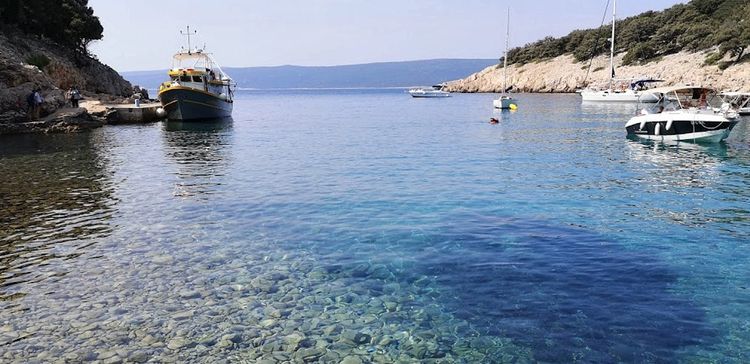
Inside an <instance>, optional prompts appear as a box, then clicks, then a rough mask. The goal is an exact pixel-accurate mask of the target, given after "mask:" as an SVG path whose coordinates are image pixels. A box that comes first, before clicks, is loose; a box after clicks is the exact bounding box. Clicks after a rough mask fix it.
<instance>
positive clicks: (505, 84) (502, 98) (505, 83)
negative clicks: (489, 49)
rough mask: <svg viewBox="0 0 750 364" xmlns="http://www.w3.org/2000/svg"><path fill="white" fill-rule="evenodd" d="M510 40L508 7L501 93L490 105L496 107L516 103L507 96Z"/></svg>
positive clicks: (510, 105)
mask: <svg viewBox="0 0 750 364" xmlns="http://www.w3.org/2000/svg"><path fill="white" fill-rule="evenodd" d="M509 40H510V9H508V22H507V29H506V32H505V53H504V55H503V93H502V94H500V97H499V98H497V99H496V100H493V101H492V105H493V106H494V107H495V108H496V109H503V110H507V109H515V108H516V104H517V103H518V102H517V101H516V99H514V98H512V97H510V96H508V94H507V91H508V44H509Z"/></svg>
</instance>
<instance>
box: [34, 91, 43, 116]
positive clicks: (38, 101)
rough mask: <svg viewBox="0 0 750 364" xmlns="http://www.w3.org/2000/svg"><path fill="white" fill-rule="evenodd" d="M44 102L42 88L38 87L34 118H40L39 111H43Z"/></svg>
mask: <svg viewBox="0 0 750 364" xmlns="http://www.w3.org/2000/svg"><path fill="white" fill-rule="evenodd" d="M43 103H44V97H42V89H40V88H37V89H36V91H34V120H38V119H39V113H40V112H41V111H42V104H43Z"/></svg>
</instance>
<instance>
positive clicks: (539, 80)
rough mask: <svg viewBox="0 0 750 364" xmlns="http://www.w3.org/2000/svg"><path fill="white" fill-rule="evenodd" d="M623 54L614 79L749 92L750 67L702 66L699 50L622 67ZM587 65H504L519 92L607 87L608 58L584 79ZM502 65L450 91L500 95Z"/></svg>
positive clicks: (567, 59)
mask: <svg viewBox="0 0 750 364" xmlns="http://www.w3.org/2000/svg"><path fill="white" fill-rule="evenodd" d="M624 56H625V54H624V53H621V54H620V55H618V56H617V57H616V59H615V64H616V70H617V71H616V75H615V78H619V79H626V78H632V77H653V78H657V79H661V80H664V81H665V82H664V83H663V84H662V85H663V86H669V85H676V84H694V85H702V86H710V87H713V88H716V89H718V90H727V91H737V90H747V89H748V88H750V63H748V62H745V63H738V64H735V65H732V66H731V67H729V68H726V69H724V70H722V69H720V67H719V66H718V65H705V58H706V54H705V53H704V52H695V53H687V52H681V53H677V54H671V55H667V56H664V57H662V58H661V59H660V60H658V61H654V62H650V63H647V64H643V65H629V66H624V65H622V59H623V57H624ZM587 68H588V62H577V61H576V60H575V59H574V58H573V56H571V55H564V56H558V57H555V58H553V59H550V60H546V61H540V62H533V63H526V64H523V65H520V64H515V65H513V66H509V67H508V84H509V85H512V86H513V87H514V89H515V90H516V91H518V92H540V93H567V92H575V91H576V90H577V89H578V88H580V87H582V86H583V85H584V81H586V83H588V84H589V85H598V84H601V85H606V83H607V82H608V80H609V59H608V57H607V56H605V55H602V56H598V57H596V58H595V59H594V60H593V64H592V67H591V70H592V72H591V73H590V74H589V75H588V78H586V69H587ZM502 73H503V71H502V67H498V66H490V67H487V68H485V69H483V70H481V71H479V72H476V73H474V74H471V75H469V76H468V77H466V78H462V79H458V80H455V81H451V82H448V84H447V85H448V90H449V91H451V92H467V93H473V92H500V91H501V90H502V82H503V81H502V80H503V75H502Z"/></svg>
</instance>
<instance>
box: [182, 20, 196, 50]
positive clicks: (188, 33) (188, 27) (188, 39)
mask: <svg viewBox="0 0 750 364" xmlns="http://www.w3.org/2000/svg"><path fill="white" fill-rule="evenodd" d="M180 34H182V35H184V36H187V41H188V54H191V52H192V48H190V36H191V35H193V34H198V31H197V30H193V32H192V33H190V26H189V25H188V26H187V31H186V32H184V33H183V32H182V30H180Z"/></svg>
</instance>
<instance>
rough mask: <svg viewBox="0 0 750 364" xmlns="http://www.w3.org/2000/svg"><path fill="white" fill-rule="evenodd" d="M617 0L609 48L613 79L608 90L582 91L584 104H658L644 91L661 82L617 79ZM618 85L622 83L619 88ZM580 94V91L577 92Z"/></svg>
mask: <svg viewBox="0 0 750 364" xmlns="http://www.w3.org/2000/svg"><path fill="white" fill-rule="evenodd" d="M616 13H617V0H615V1H614V3H613V5H612V38H610V48H609V70H610V73H611V77H610V79H609V86H608V87H607V88H606V89H595V88H586V89H584V90H581V91H580V94H581V98H582V101H584V102H632V103H636V102H645V103H648V102H656V101H657V98H656V97H653V96H651V94H650V93H648V92H646V91H644V90H646V89H647V88H648V86H649V83H653V82H661V80H654V79H641V80H635V79H625V80H622V79H620V80H617V79H615V21H616V20H617V14H616ZM624 81H630V82H629V83H630V86H629V87H628V85H627V84H623V82H624ZM616 83H621V84H622V86H621V87H617V85H616ZM576 92H578V91H576Z"/></svg>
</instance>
